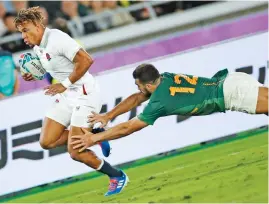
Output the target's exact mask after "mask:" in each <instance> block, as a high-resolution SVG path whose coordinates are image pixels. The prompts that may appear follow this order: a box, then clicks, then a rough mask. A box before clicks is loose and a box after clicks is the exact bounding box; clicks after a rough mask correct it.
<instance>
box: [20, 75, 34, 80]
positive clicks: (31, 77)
mask: <svg viewBox="0 0 269 204" xmlns="http://www.w3.org/2000/svg"><path fill="white" fill-rule="evenodd" d="M22 78H23V79H24V80H25V81H35V78H34V77H33V75H32V74H31V73H24V74H23V75H22Z"/></svg>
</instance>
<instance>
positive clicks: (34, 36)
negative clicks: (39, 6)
mask: <svg viewBox="0 0 269 204" xmlns="http://www.w3.org/2000/svg"><path fill="white" fill-rule="evenodd" d="M42 28H43V27H42V25H41V24H38V23H37V24H36V25H35V24H34V23H33V22H31V21H25V22H23V23H22V24H21V25H19V26H18V31H20V32H21V34H22V38H23V40H24V42H25V44H27V45H29V46H30V47H33V46H34V45H39V44H40V42H41V39H42V36H43V32H42Z"/></svg>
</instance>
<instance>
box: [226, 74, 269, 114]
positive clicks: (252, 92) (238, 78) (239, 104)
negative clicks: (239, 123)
mask: <svg viewBox="0 0 269 204" xmlns="http://www.w3.org/2000/svg"><path fill="white" fill-rule="evenodd" d="M266 90H268V88H266V87H263V85H262V84H261V83H259V82H258V81H257V80H256V79H255V78H253V77H252V76H251V75H248V74H246V73H242V72H235V73H231V74H229V75H228V76H227V78H226V79H225V81H224V84H223V92H224V101H225V108H226V110H232V111H239V112H245V113H249V114H262V113H264V114H266V113H268V107H267V105H265V104H266V103H268V94H267V95H266V93H265V92H266ZM265 106H266V107H265Z"/></svg>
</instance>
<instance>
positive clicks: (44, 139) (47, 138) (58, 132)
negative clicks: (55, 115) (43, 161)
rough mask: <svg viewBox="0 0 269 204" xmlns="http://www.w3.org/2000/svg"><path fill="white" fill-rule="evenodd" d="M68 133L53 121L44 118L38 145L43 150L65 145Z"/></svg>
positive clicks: (63, 127) (62, 126)
mask: <svg viewBox="0 0 269 204" xmlns="http://www.w3.org/2000/svg"><path fill="white" fill-rule="evenodd" d="M68 134H69V131H68V130H66V127H65V126H64V125H62V124H60V123H58V122H56V121H55V120H52V119H50V118H47V117H46V118H45V120H44V124H43V127H42V131H41V135H40V139H39V143H40V145H41V147H42V148H43V149H51V148H55V147H57V146H61V145H63V144H67V139H68Z"/></svg>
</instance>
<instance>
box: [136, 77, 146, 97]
mask: <svg viewBox="0 0 269 204" xmlns="http://www.w3.org/2000/svg"><path fill="white" fill-rule="evenodd" d="M135 84H136V85H137V87H138V89H139V91H141V92H142V93H143V94H145V95H149V94H150V92H149V91H148V88H147V84H143V83H141V82H140V81H139V79H136V80H135Z"/></svg>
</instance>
